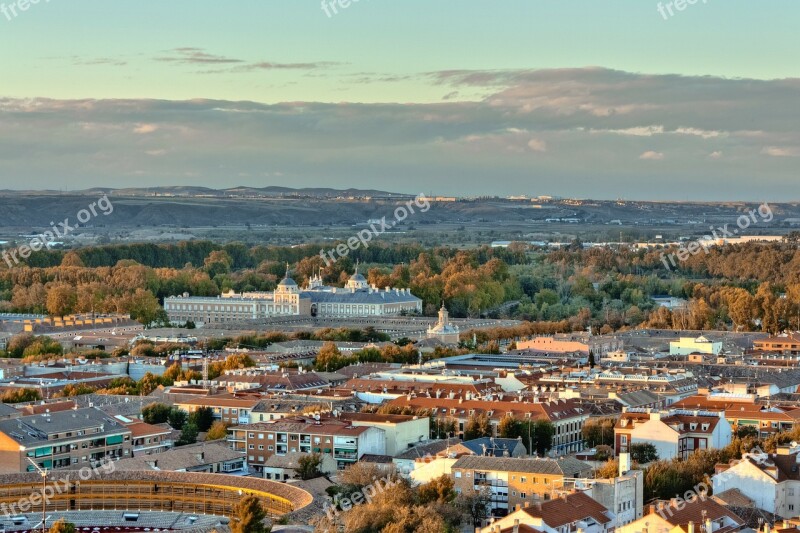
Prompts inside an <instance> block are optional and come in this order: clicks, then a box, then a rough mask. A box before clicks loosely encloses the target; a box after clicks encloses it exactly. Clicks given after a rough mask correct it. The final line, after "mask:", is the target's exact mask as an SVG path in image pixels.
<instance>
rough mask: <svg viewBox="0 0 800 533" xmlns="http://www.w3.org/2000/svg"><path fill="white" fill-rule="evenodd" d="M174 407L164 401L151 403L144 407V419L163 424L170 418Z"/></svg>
mask: <svg viewBox="0 0 800 533" xmlns="http://www.w3.org/2000/svg"><path fill="white" fill-rule="evenodd" d="M171 410H172V408H171V407H170V406H169V405H165V404H163V403H151V404H150V405H148V406H147V407H144V408H143V409H142V420H144V421H145V422H147V423H148V424H163V423H164V422H166V421H167V420H169V414H170V411H171Z"/></svg>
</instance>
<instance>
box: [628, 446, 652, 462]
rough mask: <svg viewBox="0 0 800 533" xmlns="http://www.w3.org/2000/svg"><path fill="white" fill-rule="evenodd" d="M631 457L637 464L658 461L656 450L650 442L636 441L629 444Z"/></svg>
mask: <svg viewBox="0 0 800 533" xmlns="http://www.w3.org/2000/svg"><path fill="white" fill-rule="evenodd" d="M630 451H631V459H633V460H634V461H636V462H637V463H639V464H646V463H652V462H653V461H658V450H656V447H655V446H654V445H653V444H652V443H650V442H637V443H636V444H631V447H630Z"/></svg>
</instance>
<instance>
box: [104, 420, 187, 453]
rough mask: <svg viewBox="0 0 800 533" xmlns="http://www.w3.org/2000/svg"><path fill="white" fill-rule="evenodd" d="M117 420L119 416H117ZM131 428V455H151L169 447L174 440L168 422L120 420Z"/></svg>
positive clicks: (172, 444)
mask: <svg viewBox="0 0 800 533" xmlns="http://www.w3.org/2000/svg"><path fill="white" fill-rule="evenodd" d="M117 419H118V420H119V417H117ZM122 423H123V424H125V425H126V426H127V427H128V429H130V430H131V447H132V451H133V456H134V457H138V456H140V455H151V454H154V453H161V452H165V451H167V450H169V449H171V448H172V447H173V446H174V444H175V442H174V440H173V438H172V433H173V429H172V428H171V427H169V425H168V424H147V423H145V422H138V421H137V422H134V421H128V422H125V421H123V422H122Z"/></svg>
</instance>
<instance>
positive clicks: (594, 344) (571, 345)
mask: <svg viewBox="0 0 800 533" xmlns="http://www.w3.org/2000/svg"><path fill="white" fill-rule="evenodd" d="M624 347H625V345H624V342H623V341H622V339H620V338H617V337H613V336H605V335H601V336H592V335H588V334H581V333H573V334H568V335H566V334H565V335H554V336H552V337H534V338H533V339H531V340H527V341H519V342H517V350H533V351H537V352H546V353H551V354H566V353H581V354H584V355H586V356H588V355H589V352H590V351H591V352H592V353H594V355H595V356H596V357H597V358H598V359H600V357H601V356H602V357H604V356H606V355H607V354H608V353H610V352H615V351H618V350H622V349H623V348H624Z"/></svg>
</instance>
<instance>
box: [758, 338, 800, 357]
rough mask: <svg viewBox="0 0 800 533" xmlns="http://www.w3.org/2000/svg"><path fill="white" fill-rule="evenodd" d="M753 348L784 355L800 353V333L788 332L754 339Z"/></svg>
mask: <svg viewBox="0 0 800 533" xmlns="http://www.w3.org/2000/svg"><path fill="white" fill-rule="evenodd" d="M753 349H755V350H759V351H764V352H777V353H780V354H783V355H800V333H786V334H783V335H778V336H775V337H768V338H766V339H761V340H757V341H753Z"/></svg>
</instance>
